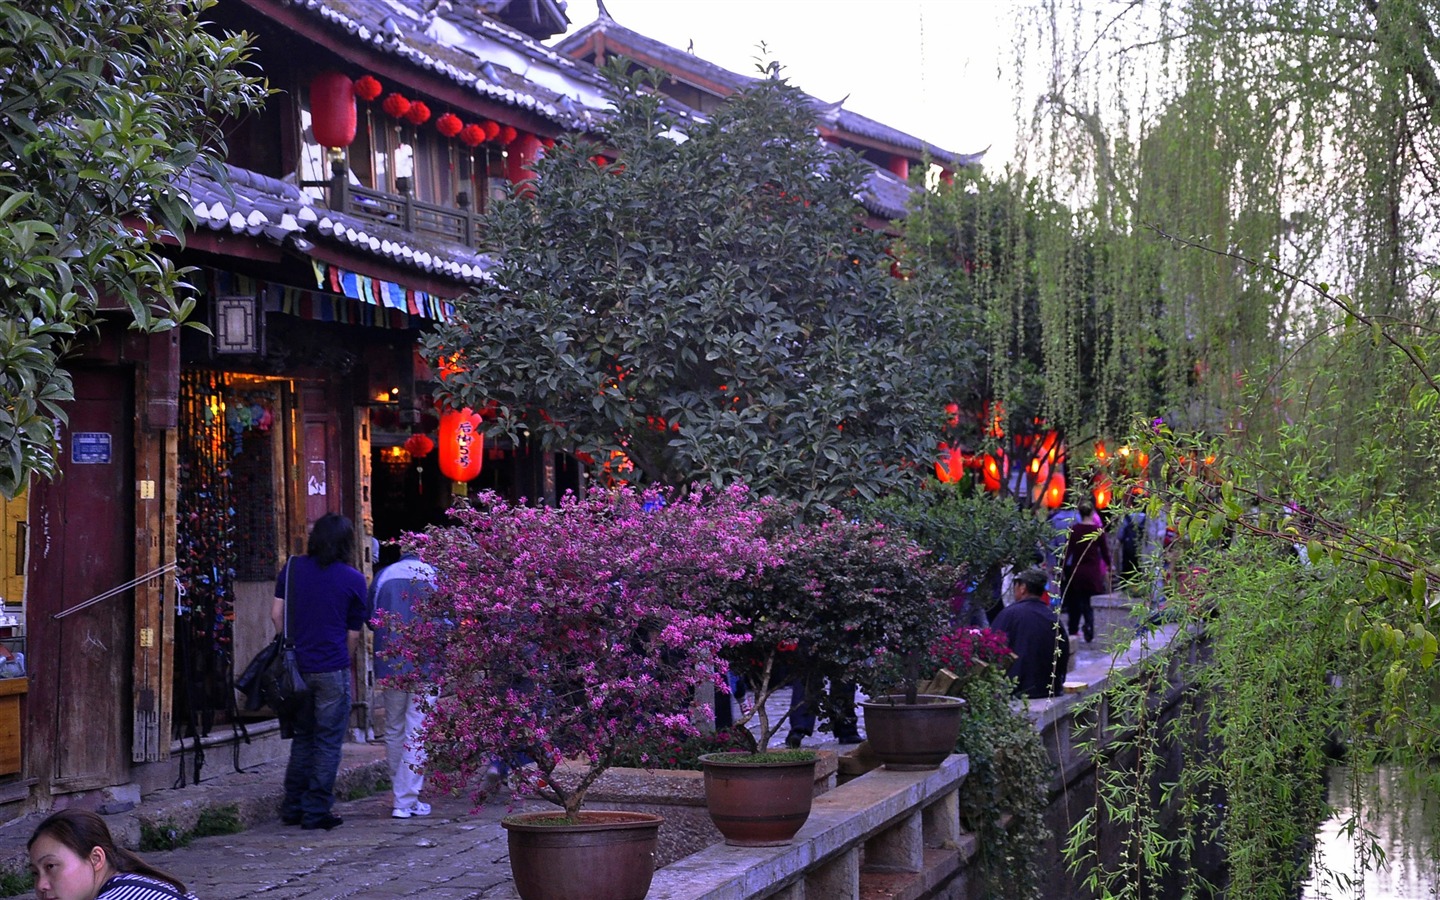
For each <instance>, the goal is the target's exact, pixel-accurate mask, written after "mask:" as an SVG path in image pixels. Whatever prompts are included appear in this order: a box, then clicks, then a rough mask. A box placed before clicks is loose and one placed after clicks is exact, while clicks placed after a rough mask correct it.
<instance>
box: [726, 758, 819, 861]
mask: <svg viewBox="0 0 1440 900" xmlns="http://www.w3.org/2000/svg"><path fill="white" fill-rule="evenodd" d="M734 755H737V754H730V753H707V754H705V755H704V756H702V757H700V763H701V764H702V765H703V766H704V769H705V808H706V809H708V810H709V812H710V820H711V821H713V822H714V823H715V828H716V829H718V830H719V832H720V833H721V834H722V835H724V836H725V843H727V844H734V845H736V846H739V847H778V846H780V845H782V844H788V843H790V839H791V838H793V837H795V832H797V831H799V830H800V827H801V826H802V825H804V824H805V820H806V819H808V818H810V801H811V800H812V798H813V797H814V795H815V759H814V758H811V759H808V760H801V761H797V762H792V761H786V762H734V761H731V760H729V759H726V757H729V756H734Z"/></svg>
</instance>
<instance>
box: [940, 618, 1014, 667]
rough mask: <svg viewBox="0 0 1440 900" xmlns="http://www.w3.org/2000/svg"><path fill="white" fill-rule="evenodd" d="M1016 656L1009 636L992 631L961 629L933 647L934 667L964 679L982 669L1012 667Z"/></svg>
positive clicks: (942, 638)
mask: <svg viewBox="0 0 1440 900" xmlns="http://www.w3.org/2000/svg"><path fill="white" fill-rule="evenodd" d="M1012 655H1013V654H1011V652H1010V647H1009V645H1008V644H1007V643H1006V641H1005V633H1004V632H1003V631H992V630H990V629H989V628H958V629H956V630H955V631H953V632H951V633H950V634H947V635H944V636H943V637H941V638H940V639H939V640H937V641H935V643H934V644H932V645H931V647H930V656H931V660H932V661H933V662H934V664H935V665H936V666H937V667H939V668H945V669H949V670H950V671H951V672H953V673H955V674H956V675H959V676H960V677H961V678H962V679H963V678H965V677H966V676H968V675H969V674H970V673H971V671H972V670H974V669H976V668H979V667H982V666H992V665H1008V664H1009V662H1010V660H1011V658H1012Z"/></svg>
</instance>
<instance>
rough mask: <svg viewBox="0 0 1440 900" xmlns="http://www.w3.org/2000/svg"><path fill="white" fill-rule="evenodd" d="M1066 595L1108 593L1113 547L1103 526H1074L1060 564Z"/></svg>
mask: <svg viewBox="0 0 1440 900" xmlns="http://www.w3.org/2000/svg"><path fill="white" fill-rule="evenodd" d="M1060 568H1061V581H1060V584H1061V585H1063V587H1064V594H1065V595H1066V596H1067V597H1068V596H1070V594H1071V593H1072V592H1073V593H1076V594H1088V595H1090V596H1094V595H1095V594H1103V593H1105V591H1106V589H1107V587H1108V584H1107V577H1108V575H1109V573H1110V544H1109V542H1108V541H1107V540H1106V539H1105V530H1104V529H1103V528H1101V527H1100V526H1099V525H1092V524H1090V523H1089V522H1079V523H1077V524H1075V525H1071V526H1070V537H1069V538H1068V539H1067V540H1066V541H1065V556H1064V558H1063V559H1062V560H1061V563H1060Z"/></svg>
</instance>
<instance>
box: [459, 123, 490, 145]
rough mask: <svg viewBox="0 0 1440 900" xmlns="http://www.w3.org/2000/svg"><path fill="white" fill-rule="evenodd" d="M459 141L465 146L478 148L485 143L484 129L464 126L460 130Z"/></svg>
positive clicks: (477, 126)
mask: <svg viewBox="0 0 1440 900" xmlns="http://www.w3.org/2000/svg"><path fill="white" fill-rule="evenodd" d="M460 140H462V141H464V142H465V144H466V145H467V146H470V147H478V146H480V145H481V144H483V143H484V142H485V129H483V128H481V127H480V126H479V125H466V126H465V127H464V128H462V129H460Z"/></svg>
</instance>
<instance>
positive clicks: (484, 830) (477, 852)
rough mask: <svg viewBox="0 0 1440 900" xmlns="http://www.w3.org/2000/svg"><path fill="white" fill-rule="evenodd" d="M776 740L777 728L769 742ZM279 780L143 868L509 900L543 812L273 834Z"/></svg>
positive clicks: (327, 890)
mask: <svg viewBox="0 0 1440 900" xmlns="http://www.w3.org/2000/svg"><path fill="white" fill-rule="evenodd" d="M1077 650H1078V651H1079V654H1078V657H1079V658H1078V665H1077V670H1083V669H1089V668H1091V667H1095V668H1096V669H1097V670H1100V669H1103V668H1104V667H1105V666H1107V665H1108V662H1109V660H1108V657H1107V656H1106V655H1105V654H1104V653H1103V652H1101V651H1099V650H1098V649H1092V648H1090V647H1086V646H1085V645H1083V644H1081V645H1080V646H1079V647H1078V648H1077ZM1080 674H1081V673H1080V672H1079V671H1077V675H1080ZM789 699H790V697H789V691H787V690H782V691H778V692H776V696H774V697H772V698H771V701H770V703H769V704H767V705H768V707H769V709H770V712H771V715H772V716H778V715H779V714H781V713H783V712H784V711H785V708H786V707H787V706H788V704H789ZM784 734H785V729H783V728H782V729H781V731H780V734H779V737H783V736H784ZM805 746H807V747H826V748H830V749H838V750H841V751H844V750H847V749H849V748H847V747H839V746H838V745H836V744H835V743H833V740H832V738H831V735H829V734H825V733H821V734H817V735H814V736H812V737H809V738H806V739H805ZM383 754H384V748H383V746H381V745H378V744H369V745H357V744H347V745H346V759H347V764H352V765H353V764H355V763H357V762H359V763H366V762H368V763H370V764H372V765H373V764H374V761H376V760H378V759H380V758H382V757H383ZM283 771H284V766H283V761H282V762H280V763H270V764H266V765H265V766H262V767H260V768H259V770H258V771H257V772H252V773H250V774H249V775H248V777H247V779H240V778H236V777H235V776H226V775H219V776H216V777H215V778H213V779H211V780H209V781H207V782H206V783H205V784H203V785H201V786H199V787H191V788H186V789H182V790H181V791H179V792H173V793H176V794H177V795H179V796H182V797H183V796H185V792H186V791H189V792H190V794H191V795H198V794H201V793H205V794H209V795H210V796H211V798H212V801H211V802H213V798H215V797H218V798H221V799H222V800H223V799H226V798H229V797H230V796H231V795H232V794H233V795H234V796H235V797H240V796H241V793H242V791H245V792H249V793H250V794H255V793H257V792H260V793H264V808H265V810H266V812H265V813H264V814H263V815H261V816H259V817H257V818H254V819H253V820H252V821H251V822H249V823H248V824H249V825H250V827H249V828H248V830H246V831H243V832H241V833H239V834H232V835H222V836H216V837H205V838H197V839H195V840H194V841H192V842H191V843H190V844H189V845H187V846H185V847H182V848H180V849H177V850H172V851H168V852H151V853H146V854H145V858H146V859H147V860H149V861H151V862H152V863H154V864H155V865H157V866H159V867H160V868H162V869H165V870H166V871H169V872H171V873H173V874H174V875H176V876H177V877H179V878H180V879H181V880H183V881H184V882H185V883H186V885H187V886H189V887H190V888H191V890H193V891H194V892H195V894H196V895H197V896H198V897H199V898H200V900H239V898H246V897H261V898H268V900H335V898H347V900H370V898H374V900H381V898H400V897H420V896H423V897H426V898H431V900H462V898H467V900H517V898H518V895H517V894H516V893H515V891H514V887H513V885H512V883H511V880H510V862H509V857H508V853H507V848H506V836H505V831H504V829H503V828H501V826H500V819H501V818H502V817H503V816H505V815H507V814H508V813H510V812H522V811H529V810H532V809H543V808H548V807H547V806H546V805H545V804H540V803H535V802H533V801H532V802H528V803H525V804H520V805H515V806H513V807H512V806H510V805H509V804H508V803H507V802H505V801H506V799H508V797H506V796H504V795H502V796H501V797H500V798H497V799H496V800H495V801H493V802H491V803H490V804H487V805H486V806H484V807H482V808H481V809H480V810H479V811H478V812H472V811H471V808H470V803H469V801H468V800H466V799H463V798H457V797H434V796H427V797H426V799H427V800H428V801H429V802H430V803H431V804H432V806H433V807H434V811H433V812H432V813H431V815H430V816H428V817H424V818H411V819H392V818H391V817H390V793H389V791H384V792H382V793H379V794H375V795H372V796H368V797H364V798H361V799H358V800H351V801H344V802H340V803H337V804H336V807H335V812H336V813H337V814H339V815H340V816H342V817H343V818H344V819H345V822H344V824H343V825H341V826H340V827H338V828H336V829H334V830H333V831H328V832H327V831H304V830H302V829H300V828H295V827H289V828H287V827H283V826H282V825H281V824H280V822H279V819H278V816H277V814H276V812H275V811H278V803H279V793H280V780H281V777H282V775H283ZM257 781H258V782H259V783H257ZM242 782H244V784H243V786H242V784H241V783H242ZM227 792H228V793H227ZM265 792H268V793H265ZM163 793H172V792H162V794H163ZM242 799H243V798H242ZM157 802H163V800H161V799H160V798H158V796H157V797H150V796H147V797H146V800H145V805H147V806H148V805H150V804H152V803H157ZM192 802H193V801H192ZM112 827H113V826H112ZM31 828H33V823H28V824H27V823H25V822H23V821H22V822H16V823H12V824H11V825H8V826H4V827H3V828H0V842H5V843H10V844H14V843H16V842H17V841H18V842H19V844H20V846H21V847H23V842H24V840H25V839H26V838H27V837H28V833H29V830H30V829H31ZM22 831H23V832H24V833H23V834H22V833H21V832H22Z"/></svg>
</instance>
